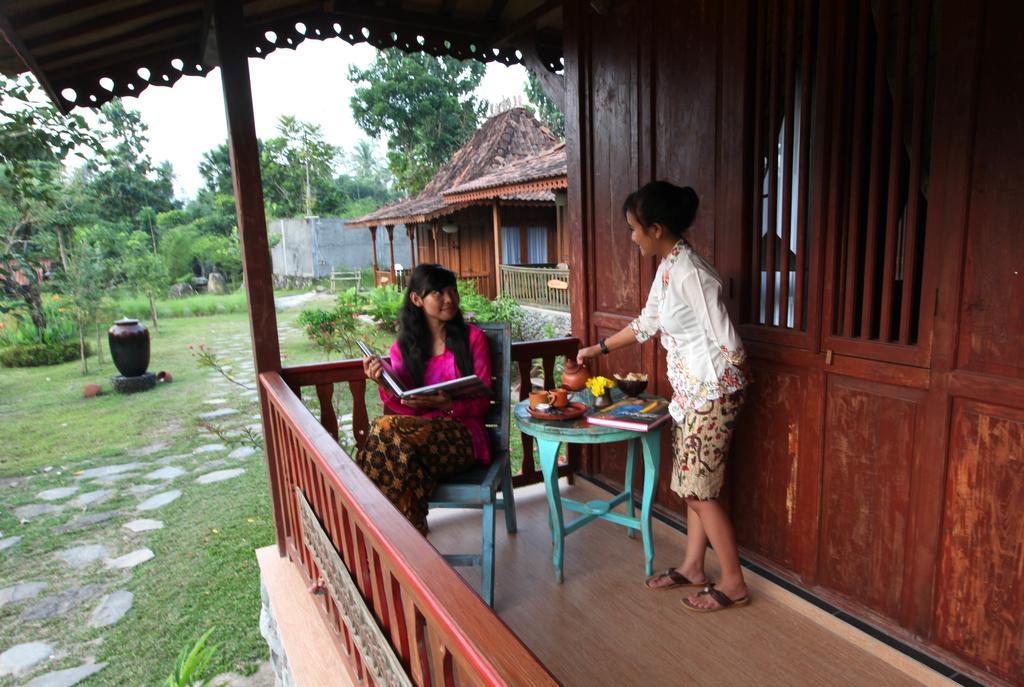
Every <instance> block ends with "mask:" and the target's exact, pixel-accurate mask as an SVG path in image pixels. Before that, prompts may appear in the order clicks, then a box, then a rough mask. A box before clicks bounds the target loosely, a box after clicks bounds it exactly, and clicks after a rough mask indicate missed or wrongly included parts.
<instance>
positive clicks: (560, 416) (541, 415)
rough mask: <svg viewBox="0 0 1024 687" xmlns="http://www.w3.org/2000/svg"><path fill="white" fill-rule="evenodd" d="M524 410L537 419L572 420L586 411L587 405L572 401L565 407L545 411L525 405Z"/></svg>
mask: <svg viewBox="0 0 1024 687" xmlns="http://www.w3.org/2000/svg"><path fill="white" fill-rule="evenodd" d="M526 410H527V412H529V413H530V415H531V416H532V417H534V418H536V419H538V420H574V419H576V418H578V417H580V416H581V415H583V413H585V412H587V405H586V404H585V403H579V402H578V401H574V402H572V403H570V404H569V405H567V406H566V407H565V408H561V409H552V410H551V411H549V412H546V413H545V412H541V411H539V410H534V409H533V408H530V407H527V408H526Z"/></svg>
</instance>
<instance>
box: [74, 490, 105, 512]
mask: <svg viewBox="0 0 1024 687" xmlns="http://www.w3.org/2000/svg"><path fill="white" fill-rule="evenodd" d="M114 493H115V492H114V490H113V489H97V490H96V491H87V492H85V493H84V494H79V495H78V496H76V497H75V498H73V499H71V500H70V501H68V505H69V506H71V507H72V508H84V507H86V506H94V505H96V504H99V503H103V502H104V501H108V500H110V498H111V497H112V496H113V495H114Z"/></svg>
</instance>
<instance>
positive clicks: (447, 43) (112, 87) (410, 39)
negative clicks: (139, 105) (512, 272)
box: [0, 0, 562, 112]
mask: <svg viewBox="0 0 1024 687" xmlns="http://www.w3.org/2000/svg"><path fill="white" fill-rule="evenodd" d="M239 1H240V3H241V5H242V13H243V28H242V31H241V33H242V41H243V45H244V49H245V50H246V51H247V52H248V54H249V56H250V57H264V56H266V55H268V54H270V53H271V52H273V51H274V50H276V49H278V48H294V47H295V46H297V45H298V44H299V43H301V42H302V41H303V40H306V39H307V38H312V39H315V40H324V39H326V38H332V37H340V38H343V39H344V40H346V41H348V42H349V43H353V44H354V43H369V44H371V45H373V46H375V47H377V48H391V47H396V48H399V49H401V50H405V51H407V52H427V53H430V54H432V55H450V56H452V57H456V58H459V59H475V60H479V61H481V62H492V61H497V62H502V63H504V64H518V63H521V62H523V53H524V52H527V51H532V50H534V49H536V51H537V55H538V57H539V58H540V60H541V62H542V63H543V64H545V65H546V66H547V67H548V69H550V70H552V71H555V70H557V69H559V68H560V62H561V56H562V42H561V30H562V13H561V0H459V2H451V0H389V1H388V2H365V1H359V0H239ZM213 2H214V0H0V34H2V35H3V38H4V39H5V40H4V41H0V72H3V73H5V74H8V75H15V74H19V73H21V72H24V71H28V70H31V71H32V72H33V73H34V74H35V76H36V78H37V79H38V80H39V82H40V84H41V85H42V86H43V88H44V89H45V90H46V92H47V93H48V94H49V96H50V98H51V99H52V100H53V102H54V104H55V105H56V106H57V107H58V108H59V109H60V110H61V111H63V112H68V111H69V110H71V109H72V108H74V107H96V106H99V105H102V104H103V103H105V102H107V101H108V100H111V99H112V98H115V97H118V96H131V95H138V94H139V93H141V92H142V91H143V90H145V89H146V88H148V87H149V86H170V85H172V84H173V83H174V82H175V81H177V80H178V79H179V78H181V77H182V76H183V75H186V74H189V75H205V74H206V73H207V72H209V71H210V70H211V69H213V68H215V67H216V66H218V65H217V57H216V56H217V50H216V45H215V41H216V38H215V32H214V31H213V30H212V29H211V26H212V22H213V14H214V13H213V12H212V10H211V8H212V4H213Z"/></svg>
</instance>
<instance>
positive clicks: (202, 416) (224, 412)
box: [199, 408, 238, 420]
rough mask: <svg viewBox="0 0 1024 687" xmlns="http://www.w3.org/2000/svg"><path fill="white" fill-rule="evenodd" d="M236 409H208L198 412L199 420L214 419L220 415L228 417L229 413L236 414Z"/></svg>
mask: <svg viewBox="0 0 1024 687" xmlns="http://www.w3.org/2000/svg"><path fill="white" fill-rule="evenodd" d="M237 414H238V410H237V409H236V408H217V410H210V411H207V412H205V413H199V419H200V420H216V419H217V418H221V417H228V416H229V415H237Z"/></svg>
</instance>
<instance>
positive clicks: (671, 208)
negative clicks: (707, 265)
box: [622, 181, 700, 238]
mask: <svg viewBox="0 0 1024 687" xmlns="http://www.w3.org/2000/svg"><path fill="white" fill-rule="evenodd" d="M699 204H700V200H699V199H698V198H697V192H696V191H694V190H693V189H692V188H690V187H689V186H686V187H680V186H676V185H675V184H672V183H669V182H667V181H652V182H650V183H649V184H644V185H643V186H641V187H640V188H639V189H638V190H636V191H633V192H632V193H630V194H629V195H628V196H626V200H625V201H624V202H623V203H622V214H626V213H627V212H632V213H633V216H634V217H636V219H637V221H638V222H640V226H641V227H643V228H644V229H649V228H650V226H651V225H652V224H660V225H661V226H663V227H665V229H667V230H668V231H669V232H670V233H671V234H672V235H673V236H675V237H676V238H682V237H683V233H684V232H685V231H686V230H687V229H689V228H690V225H691V224H693V218H694V217H695V216H696V215H697V206H698V205H699Z"/></svg>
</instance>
